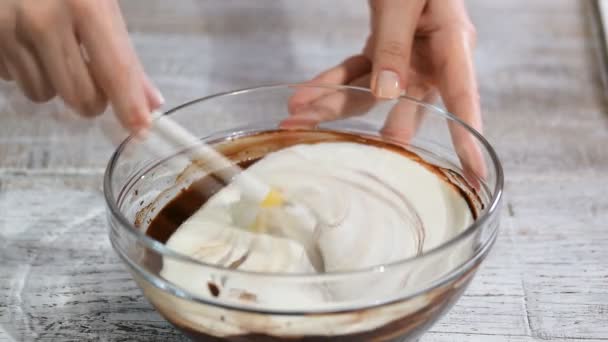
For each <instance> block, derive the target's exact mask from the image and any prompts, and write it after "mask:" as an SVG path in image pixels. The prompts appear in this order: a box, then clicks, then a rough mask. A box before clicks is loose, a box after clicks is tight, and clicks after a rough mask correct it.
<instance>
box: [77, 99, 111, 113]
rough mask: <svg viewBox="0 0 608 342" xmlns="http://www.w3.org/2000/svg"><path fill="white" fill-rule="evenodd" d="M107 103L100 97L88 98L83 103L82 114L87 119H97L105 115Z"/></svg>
mask: <svg viewBox="0 0 608 342" xmlns="http://www.w3.org/2000/svg"><path fill="white" fill-rule="evenodd" d="M106 105H107V103H106V101H105V100H103V99H101V98H100V97H98V96H95V97H92V98H88V99H85V100H83V101H82V104H81V106H80V110H79V111H80V113H81V114H82V115H83V116H86V117H95V116H98V115H100V114H101V113H103V112H104V111H105V109H106Z"/></svg>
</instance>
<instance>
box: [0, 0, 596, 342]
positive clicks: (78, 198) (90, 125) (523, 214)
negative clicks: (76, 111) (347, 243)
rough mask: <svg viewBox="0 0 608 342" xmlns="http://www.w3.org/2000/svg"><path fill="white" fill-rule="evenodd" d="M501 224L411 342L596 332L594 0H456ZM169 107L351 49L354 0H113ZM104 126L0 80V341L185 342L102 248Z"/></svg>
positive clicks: (357, 19) (362, 22)
mask: <svg viewBox="0 0 608 342" xmlns="http://www.w3.org/2000/svg"><path fill="white" fill-rule="evenodd" d="M468 4H469V8H470V12H471V16H472V19H473V21H474V22H475V23H476V25H477V28H478V31H479V44H478V50H477V56H476V58H477V65H478V71H479V79H480V85H481V96H482V101H483V109H484V121H485V127H486V135H487V137H488V138H489V139H490V140H491V142H493V144H494V145H495V147H496V148H497V150H498V153H499V155H500V157H501V158H502V161H503V166H504V168H505V174H506V195H505V198H504V200H505V203H504V204H505V205H504V212H503V215H502V225H501V233H500V236H499V238H498V241H497V243H496V245H495V247H494V250H493V252H492V253H491V255H490V257H489V258H488V259H487V260H486V262H485V263H484V264H483V267H482V269H481V271H480V272H479V273H478V275H477V277H476V278H475V280H474V281H473V283H472V285H471V286H470V288H469V289H468V290H467V292H466V293H465V295H464V296H463V297H462V299H461V300H460V301H459V302H458V303H457V305H456V306H455V307H454V308H453V309H452V310H451V312H450V313H449V314H448V315H447V316H445V317H444V318H443V319H442V320H441V321H439V322H438V323H437V324H436V325H435V326H434V327H433V328H432V329H431V331H430V332H429V333H427V334H426V335H425V336H424V337H423V339H422V341H425V342H430V341H517V342H519V341H537V340H556V341H576V340H585V341H608V172H607V171H608V96H607V93H608V91H607V89H605V88H603V86H602V83H601V77H600V70H601V68H600V59H599V57H598V56H599V55H598V52H599V44H598V43H597V41H598V40H596V39H595V38H596V37H595V33H594V32H595V31H594V29H593V25H591V23H592V22H591V21H590V19H589V16H588V9H589V5H590V1H574V0H534V1H524V0H517V1H514V0H500V1H496V0H495V1H482V0H477V1H469V2H468ZM122 6H123V8H124V10H125V16H126V17H127V19H128V21H129V28H130V31H131V32H132V37H133V39H134V42H135V45H136V47H137V50H138V51H139V53H140V54H141V57H142V59H143V61H144V64H145V66H146V68H147V69H148V71H149V73H150V74H151V76H152V78H153V79H154V80H155V81H156V82H157V83H158V84H159V86H160V88H161V89H162V90H163V92H164V94H165V96H166V98H167V100H168V102H169V103H168V106H172V105H175V104H178V103H180V102H183V101H185V100H188V99H192V98H194V97H198V96H201V95H205V94H210V93H213V92H217V91H222V90H229V89H233V88H241V87H246V86H253V85H258V84H262V83H276V82H293V81H301V80H304V79H306V78H309V77H311V76H312V75H313V74H315V73H316V72H318V71H319V70H321V69H322V68H324V67H327V66H330V65H332V64H334V63H336V62H338V61H339V60H341V59H342V58H344V57H346V56H347V55H349V54H351V53H354V52H355V51H357V50H358V49H360V48H361V46H362V44H363V41H364V39H365V38H366V33H367V9H366V6H365V2H364V1H362V0H361V1H352V0H341V1H335V0H332V1H331V2H327V1H322V0H315V1H307V2H304V1H298V2H295V1H260V0H258V1H246V0H242V1H223V2H220V1H198V0H189V1H187V0H179V1H162V0H155V1H151V0H139V1H136V0H129V1H123V2H122ZM103 122H104V121H103V120H96V121H94V122H91V121H86V120H80V119H75V118H72V117H71V116H70V115H69V114H66V110H65V109H64V108H63V107H62V105H61V104H59V103H52V104H49V105H45V106H35V105H32V104H30V103H28V102H27V101H26V100H25V99H24V98H23V97H22V96H20V95H19V93H18V91H17V90H16V89H15V88H14V87H13V86H12V85H11V84H7V83H2V84H0V340H2V341H3V340H7V341H13V340H14V341H29V340H41V341H63V340H74V341H82V340H101V341H155V340H156V341H167V340H182V339H183V337H181V336H180V335H179V334H178V332H176V330H174V329H173V328H172V327H171V326H170V325H169V324H168V323H166V322H165V321H164V320H163V319H162V318H161V317H160V316H159V315H158V314H157V313H156V312H155V311H154V310H153V309H152V308H151V307H150V305H149V304H148V303H147V302H146V300H145V299H144V298H143V297H142V295H141V293H140V291H139V290H138V288H137V287H136V286H135V283H134V282H133V281H132V280H131V278H130V276H129V274H128V273H127V271H126V269H125V268H124V267H123V265H122V264H121V262H120V261H119V259H118V257H117V256H116V255H115V254H114V252H113V251H112V249H111V248H110V244H109V242H108V238H107V232H106V231H107V226H106V221H105V214H104V201H103V197H102V188H101V180H102V174H103V172H104V168H105V165H106V162H107V160H108V158H109V155H110V153H111V151H112V144H111V143H109V142H108V141H107V139H106V138H105V137H104V135H103V134H102V131H103V130H102V127H103Z"/></svg>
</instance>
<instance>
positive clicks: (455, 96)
mask: <svg viewBox="0 0 608 342" xmlns="http://www.w3.org/2000/svg"><path fill="white" fill-rule="evenodd" d="M465 99H467V100H469V101H474V102H479V100H480V96H479V91H478V90H477V89H476V88H470V87H463V88H459V89H457V90H455V91H451V92H448V93H447V94H446V100H447V101H448V102H449V101H451V102H456V101H462V100H465Z"/></svg>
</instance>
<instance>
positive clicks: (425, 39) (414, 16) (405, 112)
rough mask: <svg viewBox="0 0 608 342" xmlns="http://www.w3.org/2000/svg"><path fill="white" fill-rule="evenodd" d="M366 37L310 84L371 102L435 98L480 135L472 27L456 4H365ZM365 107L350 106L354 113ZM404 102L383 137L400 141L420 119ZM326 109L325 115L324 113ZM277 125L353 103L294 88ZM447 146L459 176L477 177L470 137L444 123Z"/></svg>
mask: <svg viewBox="0 0 608 342" xmlns="http://www.w3.org/2000/svg"><path fill="white" fill-rule="evenodd" d="M369 4H370V7H371V34H370V36H369V38H368V40H367V43H366V45H365V48H364V49H363V53H362V54H359V55H355V56H353V57H350V58H348V59H346V60H345V61H344V62H342V63H340V64H339V65H337V66H335V67H333V68H331V69H329V70H326V71H324V72H323V73H321V74H319V75H318V76H316V77H315V78H313V79H312V80H311V81H310V83H321V84H350V85H356V86H364V87H371V89H372V92H373V93H374V94H375V95H376V97H377V98H396V97H398V96H399V95H400V94H402V92H404V91H405V93H407V94H408V95H409V96H411V97H414V98H418V99H421V100H423V101H424V102H433V101H434V100H435V99H436V97H437V95H438V94H440V95H441V96H442V98H443V100H444V103H445V105H446V107H447V110H448V111H449V112H451V113H453V114H455V115H456V116H457V117H459V118H460V119H461V120H463V121H464V122H465V123H467V124H468V125H470V126H471V127H473V128H475V129H476V130H478V131H481V129H482V124H481V113H480V105H479V95H478V90H477V81H476V78H475V69H474V66H473V49H474V46H475V29H474V26H473V24H472V23H471V21H470V19H469V17H468V15H467V12H466V8H465V5H464V2H463V0H450V1H444V0H370V1H369ZM371 105H373V103H367V104H361V103H358V104H356V106H359V107H360V108H359V109H358V111H359V112H361V111H364V109H365V107H366V106H367V107H368V108H369V106H371ZM408 105H409V106H412V104H411V103H408V101H404V102H399V103H397V105H396V106H395V107H394V108H393V109H392V111H391V112H390V113H389V114H388V116H387V119H386V123H385V125H384V128H383V130H382V133H383V135H385V136H387V137H390V138H392V139H396V140H398V141H401V142H403V143H407V142H409V140H410V139H411V138H412V137H413V135H414V134H415V131H416V128H417V127H418V126H419V124H420V121H421V120H422V119H423V118H422V115H417V114H413V113H411V108H406V107H407V106H408ZM328 108H331V110H328ZM289 109H290V113H291V114H292V116H291V117H290V118H289V119H288V120H286V121H285V122H284V127H287V128H289V127H302V126H314V125H316V124H318V123H320V122H323V121H330V120H335V119H338V118H340V117H343V116H344V115H353V113H354V112H356V110H355V111H353V103H349V99H348V98H347V97H345V96H344V94H339V92H336V91H334V90H331V89H320V88H305V87H303V88H301V89H299V90H298V91H297V92H296V93H295V94H294V96H293V97H292V98H291V100H290V103H289ZM449 127H450V132H451V135H452V139H453V142H454V146H455V149H456V151H457V153H458V156H459V157H460V160H461V162H462V164H463V168H464V169H465V172H466V171H471V170H472V171H474V172H476V173H477V175H478V176H481V177H483V176H485V165H484V164H483V157H482V155H481V150H480V149H479V146H478V145H477V142H476V141H475V137H474V136H473V135H471V134H470V133H469V132H468V131H466V130H464V129H462V128H461V127H459V126H458V125H455V124H450V125H449Z"/></svg>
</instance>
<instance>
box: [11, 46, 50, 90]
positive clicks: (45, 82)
mask: <svg viewBox="0 0 608 342" xmlns="http://www.w3.org/2000/svg"><path fill="white" fill-rule="evenodd" d="M12 46H13V48H12V49H10V51H7V52H6V59H5V60H4V61H5V65H6V68H7V71H8V73H9V75H10V76H9V77H10V78H11V79H14V80H15V82H16V83H17V85H18V86H19V88H20V89H21V90H22V91H23V93H24V94H25V96H27V97H28V98H29V99H30V100H32V101H34V102H46V101H49V100H50V99H52V98H53V97H54V96H55V90H54V89H53V87H52V86H51V83H50V81H49V78H48V76H47V75H46V73H45V71H44V69H43V68H42V67H41V66H40V63H39V62H38V59H37V58H36V56H35V55H34V54H33V53H32V52H31V51H29V50H28V49H27V48H26V47H25V46H23V45H21V44H18V43H17V44H12Z"/></svg>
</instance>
